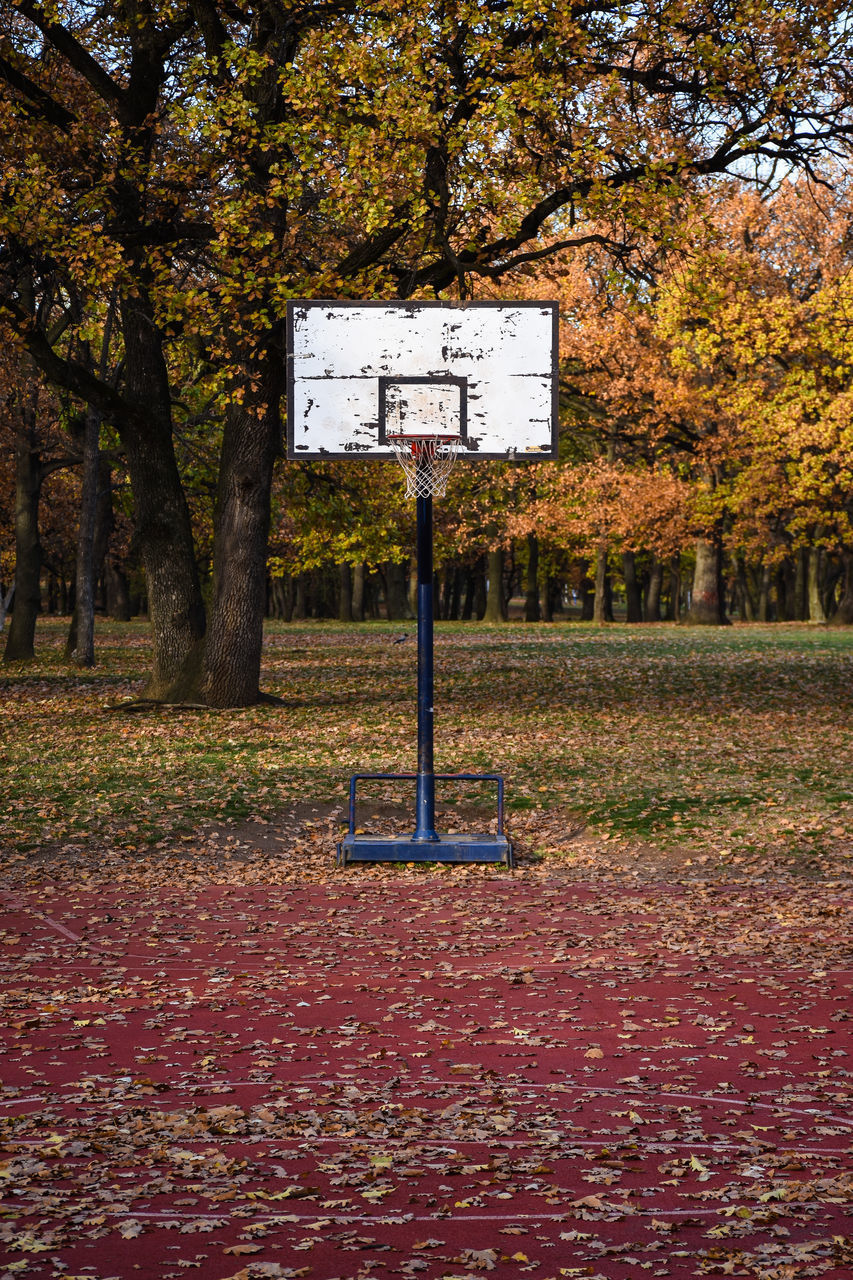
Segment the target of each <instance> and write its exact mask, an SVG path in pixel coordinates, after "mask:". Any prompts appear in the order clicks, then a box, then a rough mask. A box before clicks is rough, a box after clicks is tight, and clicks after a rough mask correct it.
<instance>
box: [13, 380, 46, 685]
mask: <svg viewBox="0 0 853 1280" xmlns="http://www.w3.org/2000/svg"><path fill="white" fill-rule="evenodd" d="M37 397H38V393H37V391H36V392H34V393H33V394H31V395H30V397H29V398H28V401H27V403H26V405H21V407H20V412H19V415H18V421H17V423H16V431H15V606H14V609H13V611H12V621H11V622H10V624H9V634H8V636H7V637H6V648H5V651H4V654H3V661H4V662H28V661H30V660H31V659H32V658H34V657H35V635H36V619H37V617H38V615H39V611H40V609H41V544H40V542H39V526H38V511H39V499H40V497H41V485H42V478H43V477H42V467H41V458H40V457H39V454H38V449H37V445H36V412H37V405H38V398H37Z"/></svg>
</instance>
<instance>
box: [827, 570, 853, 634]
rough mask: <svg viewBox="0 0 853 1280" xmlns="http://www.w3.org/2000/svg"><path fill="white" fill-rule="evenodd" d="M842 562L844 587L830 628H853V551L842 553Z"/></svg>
mask: <svg viewBox="0 0 853 1280" xmlns="http://www.w3.org/2000/svg"><path fill="white" fill-rule="evenodd" d="M841 560H842V564H843V565H844V585H843V587H842V590H841V599H840V600H839V601H838V608H837V609H836V610H835V613H834V614H833V615H832V618H831V619H830V626H833V627H849V626H853V551H842V553H841Z"/></svg>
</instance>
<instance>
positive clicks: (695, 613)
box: [685, 538, 728, 627]
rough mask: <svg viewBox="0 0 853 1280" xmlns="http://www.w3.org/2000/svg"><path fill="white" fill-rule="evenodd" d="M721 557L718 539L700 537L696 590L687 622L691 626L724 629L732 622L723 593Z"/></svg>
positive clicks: (694, 585) (694, 583)
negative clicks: (729, 620) (727, 615)
mask: <svg viewBox="0 0 853 1280" xmlns="http://www.w3.org/2000/svg"><path fill="white" fill-rule="evenodd" d="M721 555H722V551H721V548H720V544H719V542H718V541H717V540H716V539H710V538H697V540H696V568H695V570H694V571H693V590H692V593H691V599H690V608H689V610H688V612H687V617H686V619H685V621H686V622H687V623H688V624H689V625H691V626H706V627H721V626H725V625H726V623H727V621H728V619H727V618H726V614H725V605H724V602H723V593H722V590H721V585H722V584H721V563H720V561H721Z"/></svg>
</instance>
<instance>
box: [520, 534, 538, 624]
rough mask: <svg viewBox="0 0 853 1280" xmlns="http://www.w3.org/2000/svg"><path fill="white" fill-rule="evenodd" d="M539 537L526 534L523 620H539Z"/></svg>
mask: <svg viewBox="0 0 853 1280" xmlns="http://www.w3.org/2000/svg"><path fill="white" fill-rule="evenodd" d="M541 618H542V612H541V609H540V607H539V539H538V538H537V537H536V534H535V533H528V535H527V589H526V591H525V596H524V621H525V622H539V621H540V620H541Z"/></svg>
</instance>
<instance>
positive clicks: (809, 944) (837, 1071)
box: [0, 868, 853, 1280]
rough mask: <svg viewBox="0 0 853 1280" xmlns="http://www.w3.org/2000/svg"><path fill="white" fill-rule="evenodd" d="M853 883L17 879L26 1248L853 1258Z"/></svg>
mask: <svg viewBox="0 0 853 1280" xmlns="http://www.w3.org/2000/svg"><path fill="white" fill-rule="evenodd" d="M851 897H853V895H852V894H851V893H850V891H849V889H844V888H843V887H841V886H840V885H839V884H835V885H827V884H826V883H823V884H816V885H804V884H802V883H801V882H800V883H796V882H793V881H791V882H786V883H777V884H771V883H763V884H758V885H757V886H755V885H754V886H751V887H746V886H744V885H735V884H728V885H726V884H724V885H710V884H708V885H701V884H677V885H669V886H665V885H659V886H654V885H645V886H641V887H636V888H626V887H620V886H619V885H616V884H612V883H611V884H608V885H605V886H594V885H592V884H589V883H587V884H578V883H573V882H572V881H571V880H570V879H568V878H561V877H560V876H559V875H555V874H554V873H551V872H544V871H541V870H528V871H522V872H520V873H518V874H515V875H509V874H507V873H505V872H502V871H497V870H488V871H483V870H481V869H478V870H473V869H472V870H450V869H443V870H441V871H438V872H431V873H420V874H418V873H415V872H411V873H410V872H405V871H401V870H397V871H396V872H395V873H394V874H389V873H388V872H382V871H378V870H377V871H373V870H367V869H357V868H356V869H350V870H348V871H346V872H344V873H341V874H340V875H339V876H338V877H337V878H335V879H330V880H328V881H327V882H326V883H323V884H317V883H313V884H301V885H300V884H297V885H295V886H294V885H292V884H291V885H287V886H285V885H281V884H273V885H267V886H265V885H262V884H252V885H235V884H218V885H217V884H210V885H207V886H206V887H198V885H192V884H190V883H187V884H185V885H183V886H180V885H173V886H171V887H170V886H166V887H162V886H160V887H157V888H153V887H149V886H147V885H146V884H145V883H143V882H142V881H141V880H140V881H137V882H136V883H128V884H125V885H122V886H120V887H116V886H110V885H109V882H108V881H107V880H106V879H105V880H104V882H103V883H101V884H100V885H97V884H95V883H94V882H93V881H90V882H87V884H86V887H79V888H78V887H69V886H68V885H67V884H62V883H56V884H55V885H51V884H50V883H47V884H46V885H44V886H42V887H41V888H34V887H27V888H22V889H19V890H14V891H12V890H8V891H6V892H5V893H4V894H3V895H2V898H0V901H2V904H3V905H4V907H5V912H4V919H3V921H2V927H3V929H4V931H5V932H4V934H3V936H2V943H3V945H2V947H0V965H2V971H0V979H2V998H3V1003H4V1006H5V1008H4V1012H5V1017H4V1027H5V1036H4V1045H3V1055H2V1057H0V1068H2V1091H0V1115H2V1117H3V1119H2V1131H3V1138H4V1151H3V1157H2V1186H3V1190H4V1198H3V1208H2V1218H0V1250H2V1253H0V1258H2V1263H0V1265H2V1267H4V1268H5V1270H2V1272H0V1275H2V1277H4V1280H5V1277H18V1276H24V1277H48V1276H50V1277H59V1276H63V1277H66V1280H68V1277H80V1276H85V1277H87V1278H88V1280H92V1278H96V1280H107V1278H108V1277H122V1278H123V1277H136V1276H140V1277H143V1276H144V1277H149V1276H150V1277H155V1276H156V1277H158V1278H159V1277H178V1276H184V1275H190V1276H192V1275H197V1276H199V1277H201V1278H202V1280H223V1278H224V1277H233V1276H239V1277H241V1278H244V1280H251V1278H252V1277H262V1276H263V1277H266V1276H284V1277H303V1276H304V1277H307V1278H309V1280H332V1278H333V1277H340V1278H341V1280H350V1278H358V1280H367V1278H371V1280H372V1278H373V1277H376V1280H385V1278H386V1277H398V1276H403V1277H422V1278H423V1280H441V1278H445V1277H452V1278H453V1280H457V1278H460V1277H467V1278H472V1280H476V1278H478V1277H481V1276H485V1275H488V1274H491V1275H492V1276H493V1277H494V1280H504V1278H505V1277H513V1278H514V1277H519V1278H520V1277H523V1276H525V1275H531V1276H534V1277H536V1278H537V1280H550V1278H552V1277H553V1278H556V1277H563V1276H574V1277H593V1276H595V1277H599V1278H600V1277H604V1278H605V1280H628V1278H629V1277H631V1278H632V1280H633V1278H635V1277H637V1276H642V1275H650V1276H672V1277H679V1278H681V1277H693V1276H705V1275H734V1276H754V1277H759V1278H760V1280H788V1278H789V1277H796V1278H797V1280H800V1278H801V1277H808V1276H822V1277H832V1278H833V1280H842V1278H844V1280H850V1277H851V1276H853V1246H851V1236H853V1231H851V1224H850V1214H851V1199H853V1197H851V1190H853V1172H851V1171H853V1159H851V1154H853V1147H851V1141H853V1109H851V1105H850V1099H851V1082H852V1081H853V1076H851V1062H853V1059H851V1056H850V1054H851V1038H850V1026H851V1021H850V1018H851V1012H850V991H851V984H853V972H851V960H850V955H849V950H848V944H849V938H850V928H849V907H850V902H851Z"/></svg>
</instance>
